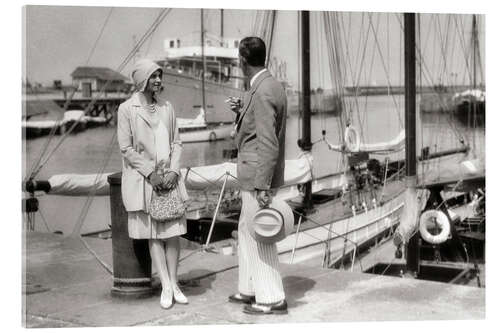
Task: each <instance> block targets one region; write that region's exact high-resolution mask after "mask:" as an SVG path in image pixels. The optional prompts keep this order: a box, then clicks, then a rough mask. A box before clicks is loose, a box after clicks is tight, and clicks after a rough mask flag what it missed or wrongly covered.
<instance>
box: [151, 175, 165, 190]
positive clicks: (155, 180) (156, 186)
mask: <svg viewBox="0 0 500 333" xmlns="http://www.w3.org/2000/svg"><path fill="white" fill-rule="evenodd" d="M148 181H149V183H150V184H151V186H153V190H155V191H156V192H158V191H160V190H161V189H162V184H163V180H162V179H161V177H160V176H159V175H158V174H157V173H156V172H154V171H153V172H152V173H151V174H150V175H149V176H148Z"/></svg>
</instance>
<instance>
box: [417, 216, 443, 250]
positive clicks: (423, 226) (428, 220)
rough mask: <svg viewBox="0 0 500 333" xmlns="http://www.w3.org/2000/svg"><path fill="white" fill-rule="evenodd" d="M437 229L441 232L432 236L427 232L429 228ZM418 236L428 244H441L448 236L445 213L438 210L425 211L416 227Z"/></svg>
mask: <svg viewBox="0 0 500 333" xmlns="http://www.w3.org/2000/svg"><path fill="white" fill-rule="evenodd" d="M435 226H437V227H439V229H441V231H440V232H439V233H438V234H436V235H434V234H431V233H430V231H429V228H430V227H435ZM418 230H419V231H420V236H422V238H423V239H424V240H425V241H426V242H428V243H430V244H441V243H443V242H445V241H446V240H447V239H448V237H449V236H450V222H449V221H448V217H447V216H446V214H445V213H443V212H442V211H440V210H433V209H431V210H427V211H425V212H423V213H422V215H421V216H420V224H419V227H418Z"/></svg>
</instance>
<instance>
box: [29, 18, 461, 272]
mask: <svg viewBox="0 0 500 333" xmlns="http://www.w3.org/2000/svg"><path fill="white" fill-rule="evenodd" d="M300 16H301V23H302V29H301V31H302V38H301V49H302V57H301V59H302V62H303V64H302V70H303V75H302V76H301V77H302V80H303V81H302V90H303V92H304V93H303V98H302V111H301V115H302V133H301V138H300V141H299V145H300V147H301V149H302V151H303V154H302V155H303V156H302V157H301V158H299V159H296V160H288V161H287V163H286V167H285V177H286V180H285V181H286V183H285V186H283V187H282V188H280V189H279V191H278V193H277V196H279V197H281V198H283V199H285V200H287V201H288V202H289V203H290V205H291V206H292V207H293V208H294V213H295V218H296V227H295V232H294V233H293V234H291V235H289V236H288V237H287V238H285V239H284V240H283V241H281V242H279V243H278V252H279V255H280V260H282V261H285V262H291V263H298V262H310V263H313V264H319V265H322V266H324V267H342V266H343V265H345V264H346V263H347V262H350V263H351V265H350V267H351V269H353V266H354V263H355V262H356V259H358V257H359V254H360V252H361V251H362V250H363V249H366V248H368V247H370V246H372V245H373V244H374V243H377V241H378V240H379V239H380V238H382V237H386V236H390V235H391V234H392V233H393V231H394V230H395V229H396V227H397V226H398V224H399V223H400V221H401V219H402V218H403V219H406V220H410V219H413V217H415V216H416V214H417V213H418V212H417V211H416V210H413V208H411V207H410V208H408V207H409V206H408V203H409V202H415V193H416V192H417V190H416V188H415V186H416V184H413V183H412V184H410V185H412V186H410V187H409V188H406V183H405V180H404V179H402V177H401V175H402V171H403V170H404V169H403V165H405V166H415V165H416V164H417V162H416V161H417V159H416V153H415V149H413V153H412V154H409V153H408V151H410V150H409V149H408V147H415V144H414V143H412V142H414V141H409V140H415V136H414V133H415V130H414V128H415V122H414V121H413V123H409V122H406V125H407V129H405V132H404V133H403V134H401V133H400V134H399V135H397V136H396V137H395V138H394V139H391V140H390V141H388V142H381V143H370V144H368V143H363V142H361V140H360V138H359V135H358V134H357V130H356V129H355V128H354V126H352V125H347V126H346V127H345V128H344V130H345V135H344V136H343V143H342V144H341V145H335V144H330V143H328V142H327V144H328V146H329V148H330V149H331V150H332V151H334V152H335V151H336V152H337V153H338V152H341V153H342V154H343V155H345V157H346V161H347V163H346V166H347V168H346V172H335V173H333V174H328V175H325V176H322V177H313V175H312V165H313V164H314V160H313V158H312V154H311V150H312V146H313V143H312V142H311V112H310V107H311V102H310V94H309V93H308V92H309V91H310V70H309V63H310V59H309V52H310V46H309V35H310V30H309V12H307V11H304V12H301V13H300ZM327 18H328V17H327ZM330 23H331V21H330ZM201 82H203V80H202V81H201ZM407 86H410V84H409V83H408V84H407ZM409 94H411V93H410V92H409ZM413 94H414V92H413ZM411 99H412V97H409V98H408V100H411ZM413 99H414V95H413ZM414 107H415V106H414V104H413V108H414ZM408 108H411V106H409V107H408ZM412 128H413V130H412V131H410V129H412ZM409 133H413V134H412V135H410V134H409ZM325 142H326V140H325ZM402 142H405V146H406V148H407V149H406V151H407V155H413V158H412V159H410V160H407V161H406V162H404V163H401V162H400V161H394V162H393V163H389V162H388V161H387V162H386V163H385V165H382V166H381V165H380V162H378V164H377V162H376V161H374V159H370V158H369V154H370V153H376V152H383V151H399V150H400V149H401V146H402ZM452 153H455V152H452ZM431 157H432V156H426V159H429V158H431ZM377 166H378V168H377ZM412 169H414V168H413V167H412V168H410V167H406V172H407V178H408V177H409V178H411V177H413V178H414V175H415V174H414V173H413V174H412V173H409V174H408V172H414V171H412ZM347 171H348V172H347ZM182 175H183V178H184V179H185V182H186V186H187V187H188V190H192V191H195V190H201V191H204V190H205V189H207V188H211V189H213V188H220V191H219V190H217V193H216V195H215V200H216V201H217V204H213V205H212V206H213V207H212V208H210V205H209V204H208V203H207V202H205V203H201V204H199V203H198V204H199V205H193V206H191V209H190V210H189V211H188V218H189V220H190V222H191V223H195V222H196V221H199V220H200V219H208V222H209V223H208V225H209V228H206V229H205V231H204V233H205V234H204V235H202V237H201V239H200V236H199V235H198V236H197V237H198V239H199V241H200V242H203V243H205V245H206V246H208V245H211V244H212V243H213V241H214V239H212V238H211V237H212V236H213V234H212V231H213V230H214V229H215V230H217V229H218V228H220V227H221V223H223V222H228V221H229V223H230V224H231V225H232V230H234V229H235V228H236V226H237V224H236V221H237V213H235V212H237V211H238V209H237V208H236V209H234V207H231V209H232V210H233V212H232V215H226V214H224V212H223V211H222V210H223V209H224V207H223V206H224V205H223V204H222V203H223V201H224V200H225V199H228V197H229V199H228V200H229V201H231V200H232V199H234V197H235V195H234V193H235V192H233V191H236V188H237V186H236V185H237V184H236V182H235V181H234V179H235V178H237V174H236V167H235V165H234V163H230V162H227V163H223V164H220V165H211V166H201V167H193V168H186V169H183V170H182ZM106 177H107V174H105V173H103V174H99V175H87V176H85V177H82V178H78V177H74V176H71V175H69V176H68V175H66V177H63V175H59V177H56V176H53V177H51V179H49V180H48V181H47V182H43V181H38V182H36V183H32V184H31V185H30V186H27V187H26V188H27V190H28V192H31V193H32V192H34V191H35V190H37V189H38V190H40V188H41V187H40V185H46V187H45V189H47V193H49V194H59V195H64V193H65V192H64V191H66V190H67V189H71V190H72V191H73V192H66V193H68V194H66V195H87V194H88V193H92V195H108V194H109V185H108V184H107V180H106ZM376 178H379V182H378V183H377V182H376V180H375V179H376ZM77 180H78V181H77ZM406 182H408V180H406ZM77 183H79V186H80V187H78V189H76V188H77V187H75V184H77ZM32 185H35V186H32ZM47 185H48V186H47ZM85 186H86V187H85ZM65 188H66V190H65ZM107 188H108V189H107ZM75 189H76V190H75ZM80 189H81V190H80ZM71 193H72V194H71ZM235 204H236V205H237V200H235ZM415 218H416V217H415Z"/></svg>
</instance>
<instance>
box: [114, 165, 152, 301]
mask: <svg viewBox="0 0 500 333" xmlns="http://www.w3.org/2000/svg"><path fill="white" fill-rule="evenodd" d="M121 175H122V174H121V172H118V173H114V174H112V175H110V176H108V183H109V188H110V193H109V198H110V207H111V239H112V248H113V288H112V289H111V295H113V296H119V297H132V298H139V297H147V296H150V295H151V294H152V293H153V288H152V286H151V257H150V255H149V248H148V240H147V239H144V240H142V239H141V240H137V239H132V238H130V237H129V236H128V222H127V219H128V217H127V212H126V210H125V207H124V206H123V201H122V193H121V183H122V179H121Z"/></svg>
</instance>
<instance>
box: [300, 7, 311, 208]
mask: <svg viewBox="0 0 500 333" xmlns="http://www.w3.org/2000/svg"><path fill="white" fill-rule="evenodd" d="M301 30H302V33H301V42H302V96H303V97H302V112H303V113H302V137H301V138H300V139H299V142H298V145H299V147H300V148H301V149H302V150H304V151H311V149H312V143H311V64H310V45H309V44H310V42H309V11H307V10H304V11H301ZM304 203H305V206H306V208H311V207H312V182H311V181H309V182H307V183H306V184H305V197H304Z"/></svg>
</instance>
